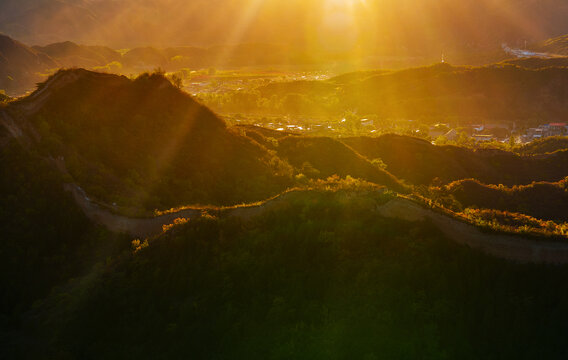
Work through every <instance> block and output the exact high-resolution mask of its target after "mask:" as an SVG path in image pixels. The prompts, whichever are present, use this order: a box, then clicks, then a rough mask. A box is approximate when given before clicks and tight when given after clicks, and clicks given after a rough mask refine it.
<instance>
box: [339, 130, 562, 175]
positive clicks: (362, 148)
mask: <svg viewBox="0 0 568 360" xmlns="http://www.w3.org/2000/svg"><path fill="white" fill-rule="evenodd" d="M341 141H342V142H344V143H345V144H347V145H348V146H350V147H351V148H353V149H354V150H355V151H357V152H358V153H359V154H361V155H363V156H365V157H366V158H368V159H376V158H379V159H381V160H382V161H383V162H384V163H385V164H386V165H387V170H388V171H389V172H390V173H391V174H393V175H394V176H396V177H397V178H399V179H404V180H407V181H408V182H410V183H412V184H423V185H428V184H430V183H431V182H432V181H433V180H434V179H436V178H438V180H437V181H441V182H442V183H449V182H452V181H455V180H461V179H469V178H474V179H477V180H479V181H481V182H484V183H487V184H506V185H526V184H530V183H532V182H533V181H552V182H556V181H559V180H561V179H563V178H564V177H565V176H566V175H567V170H566V169H568V152H566V151H560V152H556V153H554V154H550V155H540V156H521V155H517V154H515V153H512V152H506V151H502V150H492V149H487V150H484V149H480V150H470V149H466V148H462V147H457V146H435V145H432V144H431V143H430V142H428V141H425V140H422V139H418V138H412V137H407V136H399V135H383V136H380V137H377V138H370V137H357V138H346V139H342V140H341Z"/></svg>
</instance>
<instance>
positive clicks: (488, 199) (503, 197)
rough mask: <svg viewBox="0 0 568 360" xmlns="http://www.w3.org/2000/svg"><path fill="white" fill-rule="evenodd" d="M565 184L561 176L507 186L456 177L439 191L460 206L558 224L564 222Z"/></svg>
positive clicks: (566, 214)
mask: <svg viewBox="0 0 568 360" xmlns="http://www.w3.org/2000/svg"><path fill="white" fill-rule="evenodd" d="M566 184H567V183H566V179H564V180H561V181H559V182H555V183H550V182H537V183H533V184H530V185H525V186H515V187H512V188H509V187H502V186H495V185H485V184H482V183H480V182H479V181H476V180H460V181H455V182H453V183H451V184H449V185H448V186H446V187H444V188H443V190H442V192H443V193H446V194H448V195H453V196H454V197H455V199H456V200H457V201H459V202H460V203H461V204H462V205H463V206H464V207H476V208H483V209H496V210H502V211H509V212H516V213H522V214H526V215H530V216H533V217H535V218H537V219H542V220H553V221H556V222H560V223H562V222H566V221H568V191H567V189H568V187H567V185H566Z"/></svg>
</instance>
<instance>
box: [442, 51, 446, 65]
mask: <svg viewBox="0 0 568 360" xmlns="http://www.w3.org/2000/svg"><path fill="white" fill-rule="evenodd" d="M445 62H446V56H445V55H444V53H442V64H444V63H445Z"/></svg>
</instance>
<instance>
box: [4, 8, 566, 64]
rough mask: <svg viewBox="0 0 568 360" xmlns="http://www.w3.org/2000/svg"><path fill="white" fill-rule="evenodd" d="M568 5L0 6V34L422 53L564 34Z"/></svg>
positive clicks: (36, 40) (41, 39) (114, 42)
mask: <svg viewBox="0 0 568 360" xmlns="http://www.w3.org/2000/svg"><path fill="white" fill-rule="evenodd" d="M566 18H568V2H567V1H565V0H420V1H418V0H73V1H72V0H2V1H0V31H2V32H4V33H6V34H8V35H10V36H13V37H15V38H16V39H18V40H21V41H23V42H26V43H28V44H31V45H33V44H46V43H50V42H56V41H64V40H73V41H76V42H82V43H90V44H95V43H96V44H101V45H109V46H112V47H115V48H123V47H133V46H139V45H157V46H167V45H168V46H169V45H201V46H206V45H211V44H223V43H238V42H276V43H287V44H292V45H294V46H297V47H299V48H309V49H321V50H326V51H346V50H349V51H364V52H376V51H379V52H385V53H389V52H420V51H428V50H429V49H436V50H435V51H439V49H442V48H451V47H474V48H475V47H488V46H498V45H500V43H501V42H508V43H512V45H515V43H518V44H522V43H524V40H528V41H533V40H540V39H544V38H547V37H550V36H556V35H561V34H564V33H568V22H567V21H566V20H565V19H566Z"/></svg>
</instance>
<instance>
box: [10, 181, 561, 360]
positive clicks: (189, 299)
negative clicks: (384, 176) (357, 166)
mask: <svg viewBox="0 0 568 360" xmlns="http://www.w3.org/2000/svg"><path fill="white" fill-rule="evenodd" d="M346 195H347V196H346ZM348 195H349V192H348V193H345V194H344V193H342V192H341V191H339V192H337V193H333V192H322V193H320V194H319V195H318V194H313V193H312V194H308V195H306V196H300V197H297V198H296V199H295V200H291V202H290V203H289V205H288V206H286V207H283V208H280V209H279V210H275V211H271V212H270V213H267V214H265V215H263V216H261V217H260V218H257V219H256V220H254V221H253V222H252V223H244V222H241V221H239V220H237V219H235V218H233V219H216V218H211V217H205V218H202V219H192V220H191V221H190V222H189V223H188V224H186V225H183V226H181V227H178V228H176V229H174V230H172V231H170V232H168V233H166V234H164V235H162V236H160V237H159V238H157V239H155V240H153V241H150V245H149V246H148V247H146V248H144V249H142V250H139V251H137V252H135V253H133V254H129V255H127V256H123V257H121V258H119V259H117V260H116V261H111V262H110V263H108V264H107V265H106V266H105V267H104V268H103V269H101V270H99V272H97V274H98V275H97V276H96V277H94V280H93V281H89V282H76V286H73V287H71V288H70V289H61V290H60V291H56V292H55V293H54V294H53V296H51V297H50V298H49V299H47V300H46V301H44V302H42V303H41V304H39V306H38V310H37V314H38V316H39V319H40V320H39V321H37V320H36V321H34V322H28V324H27V326H28V328H27V330H28V331H32V330H34V332H33V333H35V334H39V336H40V337H42V338H44V339H49V341H48V342H47V343H46V344H45V346H38V347H33V348H26V347H25V346H24V345H23V344H18V345H19V346H18V345H16V346H12V347H9V348H5V349H4V350H5V351H7V352H8V353H9V354H11V355H12V356H15V355H14V354H18V351H22V350H23V351H24V352H25V353H26V354H32V356H33V355H36V356H44V355H46V354H54V355H56V356H59V357H68V358H81V357H85V356H90V357H95V358H115V357H117V358H121V357H136V358H142V359H146V358H147V359H152V358H157V357H164V358H179V357H188V356H189V357H192V358H197V359H210V358H252V359H266V358H270V359H286V358H297V359H328V358H329V357H330V356H331V357H338V358H380V357H383V356H387V357H389V358H398V359H401V358H408V359H413V358H427V359H440V358H448V359H455V358H460V359H479V358H485V359H500V358H516V359H531V358H534V357H535V356H536V357H543V358H547V359H560V358H562V357H564V356H566V348H565V339H564V334H565V333H566V331H568V328H567V325H566V324H567V323H568V308H567V306H566V304H568V292H567V291H566V290H565V288H564V287H562V286H558V284H559V283H561V282H562V281H563V280H562V279H563V278H565V277H566V275H567V274H566V268H565V267H550V266H534V265H533V266H527V265H517V264H514V263H508V262H505V261H503V260H497V259H492V258H488V257H486V256H482V255H480V254H478V253H476V252H474V251H472V250H469V249H467V248H466V247H463V246H457V245H455V244H453V243H451V242H449V241H448V240H446V239H444V237H443V236H442V235H441V234H440V233H439V232H438V231H437V230H435V229H434V228H432V227H431V225H428V224H427V223H418V224H412V223H407V222H404V221H394V220H386V219H384V218H382V217H380V216H378V215H377V214H376V213H374V212H372V211H370V210H371V209H372V208H373V207H374V206H375V205H374V201H372V200H373V198H374V197H373V196H368V195H362V196H355V197H353V196H352V195H351V196H348ZM375 198H376V197H375ZM376 200H377V201H379V202H380V201H381V199H380V197H379V198H376ZM511 323H514V324H515V326H513V327H512V326H511ZM103 329H104V331H102V330H103Z"/></svg>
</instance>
